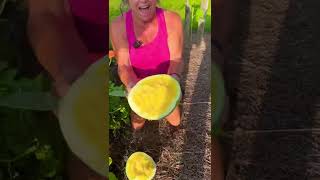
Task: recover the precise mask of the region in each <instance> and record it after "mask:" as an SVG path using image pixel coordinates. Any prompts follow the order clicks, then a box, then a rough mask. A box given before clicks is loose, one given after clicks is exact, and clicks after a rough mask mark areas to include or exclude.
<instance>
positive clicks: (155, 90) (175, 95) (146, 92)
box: [128, 74, 181, 120]
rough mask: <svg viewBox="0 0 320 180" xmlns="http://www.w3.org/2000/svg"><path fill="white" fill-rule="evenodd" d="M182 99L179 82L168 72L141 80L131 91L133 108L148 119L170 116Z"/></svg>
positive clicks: (130, 102) (130, 100) (129, 96)
mask: <svg viewBox="0 0 320 180" xmlns="http://www.w3.org/2000/svg"><path fill="white" fill-rule="evenodd" d="M180 99H181V88H180V84H179V82H178V81H177V80H176V79H174V78H173V77H172V76H170V75H167V74H159V75H153V76H149V77H146V78H144V79H142V80H140V81H139V82H138V83H137V84H136V85H135V86H134V87H133V88H132V89H131V91H130V93H129V95H128V102H129V105H130V107H131V109H132V110H133V111H134V112H135V113H136V114H137V115H139V116H140V117H142V118H145V119H147V120H159V119H162V118H164V117H166V116H168V115H169V114H170V113H171V112H172V111H173V110H174V109H175V107H176V106H177V104H178V103H179V101H180Z"/></svg>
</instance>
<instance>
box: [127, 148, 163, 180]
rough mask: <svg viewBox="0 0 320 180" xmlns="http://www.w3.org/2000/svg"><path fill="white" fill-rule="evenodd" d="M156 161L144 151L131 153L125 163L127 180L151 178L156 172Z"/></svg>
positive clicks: (146, 179)
mask: <svg viewBox="0 0 320 180" xmlns="http://www.w3.org/2000/svg"><path fill="white" fill-rule="evenodd" d="M156 169H157V168H156V163H155V162H154V161H153V159H152V158H151V157H150V156H149V155H148V154H146V153H144V152H135V153H133V154H132V155H131V156H130V157H129V159H128V160H127V163H126V175H127V177H128V179H129V180H151V179H152V178H153V177H154V176H155V174H156Z"/></svg>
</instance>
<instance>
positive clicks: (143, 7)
mask: <svg viewBox="0 0 320 180" xmlns="http://www.w3.org/2000/svg"><path fill="white" fill-rule="evenodd" d="M147 8H149V6H142V7H140V9H147Z"/></svg>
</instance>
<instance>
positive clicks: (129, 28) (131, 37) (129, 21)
mask: <svg viewBox="0 0 320 180" xmlns="http://www.w3.org/2000/svg"><path fill="white" fill-rule="evenodd" d="M126 33H127V39H128V43H129V47H130V46H131V45H132V44H133V43H134V42H135V41H136V38H135V34H134V27H133V18H132V10H129V11H128V12H127V13H126Z"/></svg>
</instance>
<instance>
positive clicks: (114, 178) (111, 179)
mask: <svg viewBox="0 0 320 180" xmlns="http://www.w3.org/2000/svg"><path fill="white" fill-rule="evenodd" d="M108 177H109V180H118V178H117V177H116V175H114V174H113V173H112V172H109V175H108Z"/></svg>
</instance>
